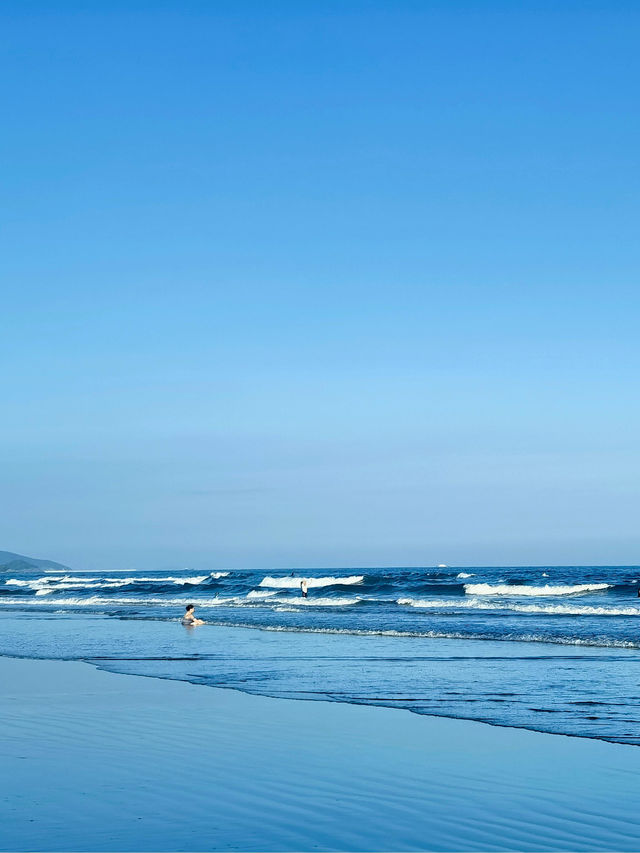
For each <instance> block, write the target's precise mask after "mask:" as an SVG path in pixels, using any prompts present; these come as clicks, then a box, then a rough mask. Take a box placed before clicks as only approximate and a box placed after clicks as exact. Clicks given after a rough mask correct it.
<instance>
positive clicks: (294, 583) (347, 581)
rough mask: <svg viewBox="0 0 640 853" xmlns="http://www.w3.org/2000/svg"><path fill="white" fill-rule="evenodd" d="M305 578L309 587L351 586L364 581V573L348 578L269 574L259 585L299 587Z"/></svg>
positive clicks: (283, 587)
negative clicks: (275, 575)
mask: <svg viewBox="0 0 640 853" xmlns="http://www.w3.org/2000/svg"><path fill="white" fill-rule="evenodd" d="M303 580H306V582H307V586H308V587H309V589H312V588H314V587H323V586H351V585H352V584H356V583H362V581H363V580H364V575H350V576H349V577H346V578H335V577H326V578H311V577H285V578H273V577H270V576H267V577H266V578H262V580H261V581H260V583H259V584H258V586H268V587H272V588H275V589H299V588H300V584H301V582H302V581H303Z"/></svg>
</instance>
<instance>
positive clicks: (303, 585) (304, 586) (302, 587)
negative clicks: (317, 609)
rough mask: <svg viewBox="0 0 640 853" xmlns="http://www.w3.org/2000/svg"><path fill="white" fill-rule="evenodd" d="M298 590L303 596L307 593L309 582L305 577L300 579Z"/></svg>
mask: <svg viewBox="0 0 640 853" xmlns="http://www.w3.org/2000/svg"><path fill="white" fill-rule="evenodd" d="M300 592H301V593H302V597H303V598H306V597H307V595H308V594H309V584H308V583H307V581H306V580H305V579H303V580H301V581H300Z"/></svg>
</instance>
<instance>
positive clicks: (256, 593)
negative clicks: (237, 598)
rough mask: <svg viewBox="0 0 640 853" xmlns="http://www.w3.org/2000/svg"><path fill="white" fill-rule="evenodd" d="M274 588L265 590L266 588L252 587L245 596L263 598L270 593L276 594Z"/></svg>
mask: <svg viewBox="0 0 640 853" xmlns="http://www.w3.org/2000/svg"><path fill="white" fill-rule="evenodd" d="M277 594H278V593H277V592H276V590H272V591H269V590H266V589H252V590H251V592H248V593H247V598H251V599H264V598H271V596H272V595H277Z"/></svg>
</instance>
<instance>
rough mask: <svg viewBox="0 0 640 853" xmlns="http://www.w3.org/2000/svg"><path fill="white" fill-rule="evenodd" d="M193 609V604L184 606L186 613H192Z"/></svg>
mask: <svg viewBox="0 0 640 853" xmlns="http://www.w3.org/2000/svg"><path fill="white" fill-rule="evenodd" d="M194 610H195V607H194V606H193V604H187V606H186V608H185V611H186V612H187V613H193V611H194Z"/></svg>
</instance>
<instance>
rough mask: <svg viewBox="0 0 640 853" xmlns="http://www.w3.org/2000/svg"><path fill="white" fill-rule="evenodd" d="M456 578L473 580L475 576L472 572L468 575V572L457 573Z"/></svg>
mask: <svg viewBox="0 0 640 853" xmlns="http://www.w3.org/2000/svg"><path fill="white" fill-rule="evenodd" d="M456 577H457V578H474V577H475V575H474V574H473V572H472V573H471V574H469V573H468V572H459V573H458V574H457V575H456Z"/></svg>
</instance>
